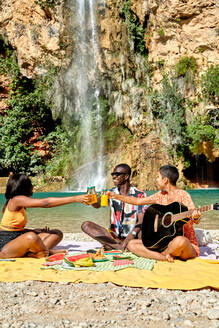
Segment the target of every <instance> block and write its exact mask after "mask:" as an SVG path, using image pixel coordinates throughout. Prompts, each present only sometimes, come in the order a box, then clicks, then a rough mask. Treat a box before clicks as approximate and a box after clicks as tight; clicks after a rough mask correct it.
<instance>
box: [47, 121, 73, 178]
mask: <svg viewBox="0 0 219 328" xmlns="http://www.w3.org/2000/svg"><path fill="white" fill-rule="evenodd" d="M72 139H73V133H71V132H69V131H66V130H64V129H63V128H62V127H61V126H57V127H56V129H55V130H54V131H52V132H50V133H49V134H48V136H47V137H46V138H45V141H47V142H48V143H49V145H50V155H51V159H50V160H49V161H48V162H47V163H46V169H45V171H46V175H49V176H57V175H58V176H68V175H69V172H68V170H69V169H70V168H71V167H72V165H73V164H72V163H73V158H72Z"/></svg>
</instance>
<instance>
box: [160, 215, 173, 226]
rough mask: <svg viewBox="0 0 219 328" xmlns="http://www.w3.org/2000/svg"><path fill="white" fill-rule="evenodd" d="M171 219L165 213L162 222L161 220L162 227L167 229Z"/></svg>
mask: <svg viewBox="0 0 219 328" xmlns="http://www.w3.org/2000/svg"><path fill="white" fill-rule="evenodd" d="M171 217H172V215H171V214H170V213H166V214H165V215H164V217H163V220H162V225H163V226H164V227H169V226H170V225H171V223H172V222H171Z"/></svg>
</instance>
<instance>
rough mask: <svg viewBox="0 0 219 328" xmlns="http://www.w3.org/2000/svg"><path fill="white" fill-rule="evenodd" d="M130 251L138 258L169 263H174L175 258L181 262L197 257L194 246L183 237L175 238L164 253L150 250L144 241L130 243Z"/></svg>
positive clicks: (136, 240)
mask: <svg viewBox="0 0 219 328" xmlns="http://www.w3.org/2000/svg"><path fill="white" fill-rule="evenodd" d="M128 250H129V251H131V252H132V253H134V254H136V255H138V256H142V257H146V258H148V259H155V260H161V261H166V260H167V261H169V262H173V260H174V258H175V257H178V258H180V259H181V260H188V259H192V258H195V257H196V256H197V253H196V250H195V248H194V247H193V245H192V244H191V243H190V241H189V240H188V239H187V238H186V237H183V236H177V237H175V238H174V239H173V240H172V241H171V242H170V243H169V244H168V247H167V248H166V249H165V250H164V251H163V252H162V253H158V252H156V251H151V250H149V249H148V248H146V247H145V246H144V245H143V243H142V240H140V239H133V240H131V241H130V242H129V243H128Z"/></svg>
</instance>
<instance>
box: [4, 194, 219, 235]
mask: <svg viewBox="0 0 219 328" xmlns="http://www.w3.org/2000/svg"><path fill="white" fill-rule="evenodd" d="M188 192H189V193H190V195H191V197H192V199H193V201H194V203H195V206H196V207H198V206H203V205H209V204H212V203H216V202H219V189H203V190H202V189H201V190H200V189H198V190H188ZM153 193H155V191H147V194H148V195H150V194H153ZM76 194H77V193H72V192H66V193H65V192H50V193H47V192H42V193H34V197H35V198H44V197H45V198H46V197H64V196H71V195H76ZM3 204H4V195H3V194H0V209H2V206H3ZM27 216H28V225H27V227H32V228H37V227H38V228H39V227H44V226H49V227H50V228H57V229H61V230H62V231H63V232H80V231H81V229H80V227H81V224H82V222H84V221H85V220H91V221H95V222H96V223H98V224H101V225H104V226H108V223H109V208H108V207H107V208H99V209H95V208H93V207H92V206H86V205H83V204H77V203H74V204H69V205H64V206H59V207H53V208H28V209H27ZM197 227H200V228H204V229H219V211H209V212H205V213H203V214H202V219H201V222H200V224H199V226H197Z"/></svg>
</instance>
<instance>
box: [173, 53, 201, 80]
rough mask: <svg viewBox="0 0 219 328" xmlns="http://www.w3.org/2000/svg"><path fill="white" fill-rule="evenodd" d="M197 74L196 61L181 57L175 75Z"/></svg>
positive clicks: (191, 58) (192, 58)
mask: <svg viewBox="0 0 219 328" xmlns="http://www.w3.org/2000/svg"><path fill="white" fill-rule="evenodd" d="M196 72H197V63H196V59H195V58H194V57H193V56H191V57H187V56H186V57H182V58H181V59H180V60H179V61H178V63H177V64H176V75H177V77H179V76H187V75H188V74H195V73H196Z"/></svg>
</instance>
